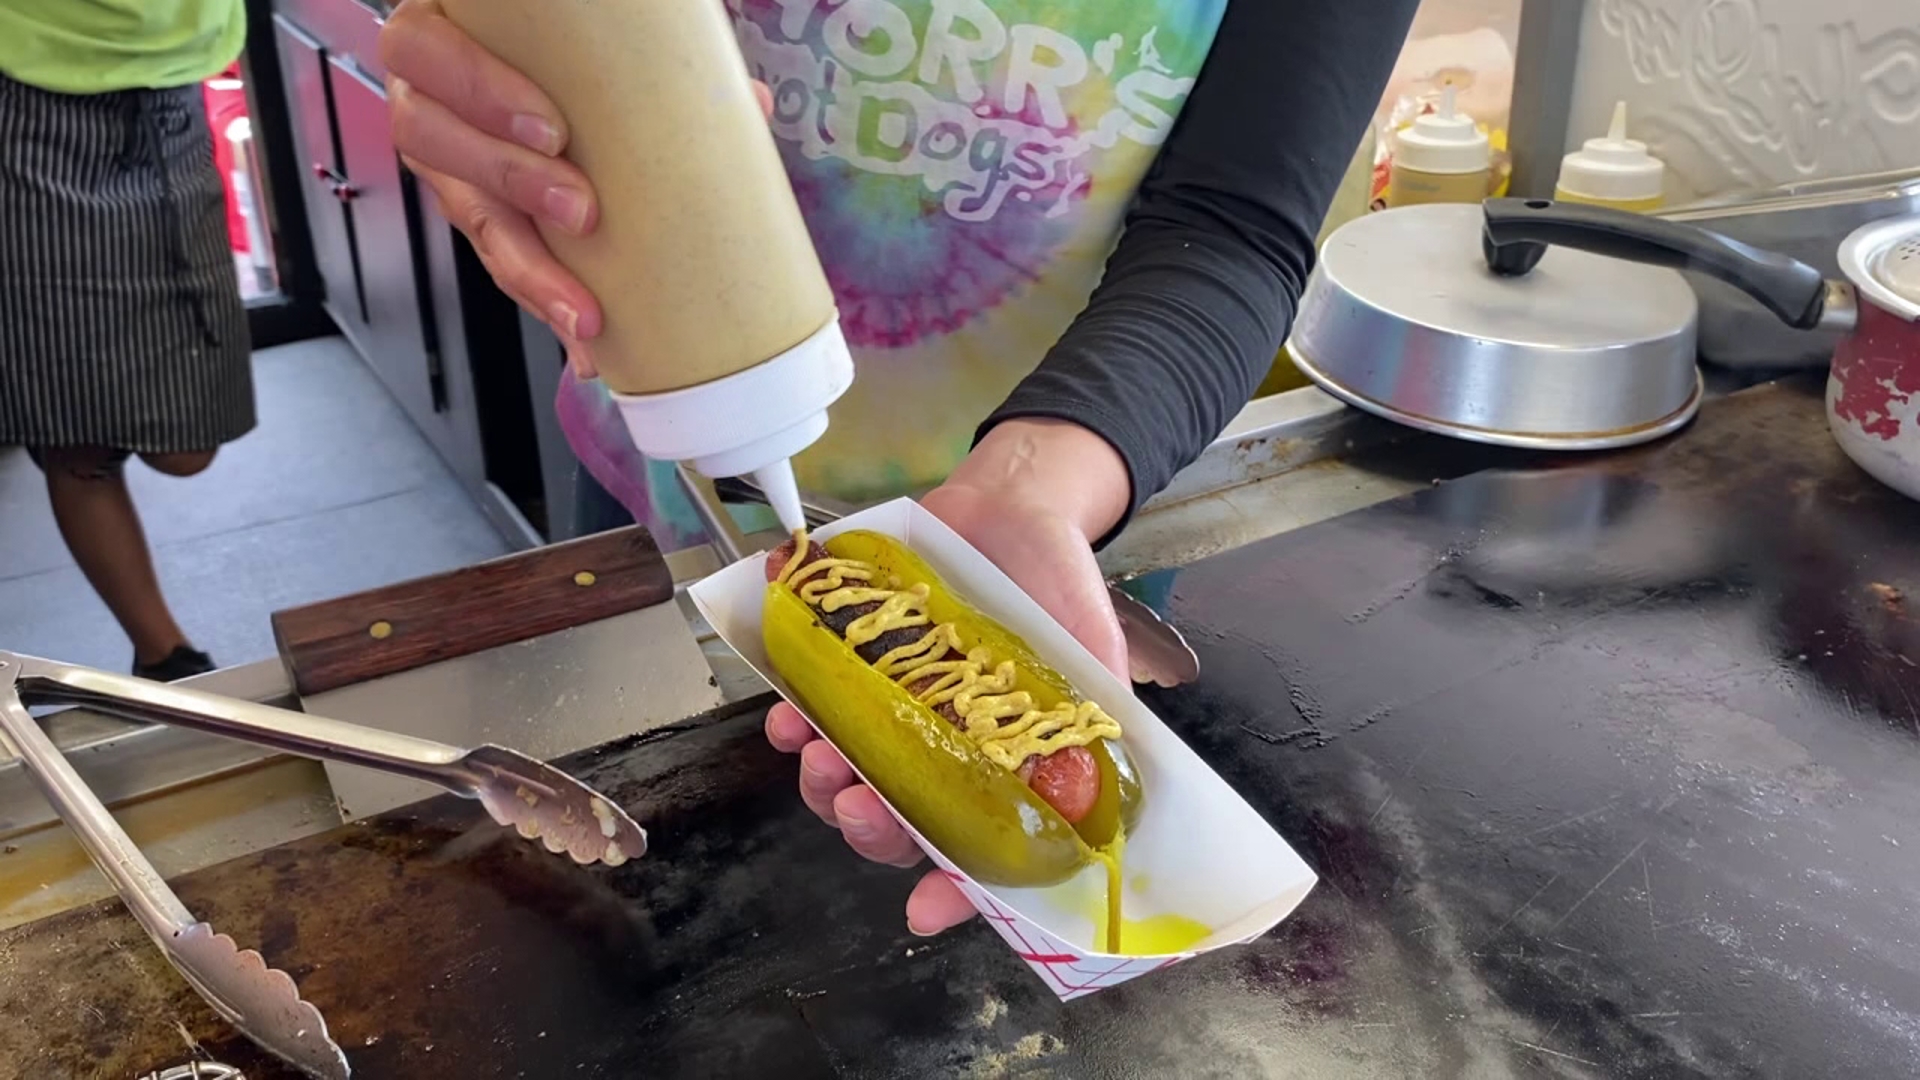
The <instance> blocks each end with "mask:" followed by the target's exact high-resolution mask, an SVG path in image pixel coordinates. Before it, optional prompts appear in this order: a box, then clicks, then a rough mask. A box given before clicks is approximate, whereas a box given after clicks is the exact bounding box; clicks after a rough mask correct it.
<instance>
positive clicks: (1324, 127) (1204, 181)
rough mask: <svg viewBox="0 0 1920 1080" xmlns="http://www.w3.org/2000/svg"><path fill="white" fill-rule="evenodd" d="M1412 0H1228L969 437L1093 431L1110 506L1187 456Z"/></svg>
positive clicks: (1309, 219)
mask: <svg viewBox="0 0 1920 1080" xmlns="http://www.w3.org/2000/svg"><path fill="white" fill-rule="evenodd" d="M1418 7H1419V0H1347V2H1338V0H1232V2H1231V3H1230V4H1229V5H1228V8H1227V11H1226V14H1225V17H1224V19H1223V21H1222V23H1221V26H1220V29H1219V35H1218V37H1217V38H1216V40H1215V43H1214V46H1213V51H1212V52H1211V53H1210V54H1209V56H1208V58H1207V62H1206V66H1205V68H1204V69H1203V70H1202V71H1201V73H1200V77H1199V79H1198V81H1197V82H1196V83H1195V85H1194V88H1193V91H1192V93H1191V95H1190V96H1189V97H1188V99H1187V104H1186V107H1185V109H1184V110H1183V111H1182V112H1181V114H1180V119H1179V120H1178V122H1177V123H1176V125H1175V127H1174V129H1173V132H1172V133H1171V134H1170V135H1169V136H1168V139H1167V143H1166V145H1165V147H1163V148H1162V150H1161V153H1160V156H1159V158H1158V160H1157V161H1156V162H1155V163H1154V166H1153V168H1152V170H1151V171H1150V172H1149V173H1148V175H1147V177H1146V179H1145V181H1144V182H1143V183H1142V185H1141V188H1140V191H1139V194H1138V195H1137V196H1136V198H1135V201H1134V204H1133V206H1132V208H1131V209H1130V211H1129V213H1128V215H1127V219H1126V227H1125V232H1124V233H1123V234H1122V236H1121V239H1120V243H1119V245H1118V246H1117V247H1116V248H1115V250H1114V253H1113V255H1112V257H1111V258H1109V259H1108V261H1107V267H1106V275H1105V277H1104V279H1103V280H1102V282H1101V284H1100V287H1099V288H1098V289H1096V290H1095V291H1094V293H1093V296H1092V298H1091V299H1090V300H1089V301H1088V303H1087V307H1086V309H1085V310H1084V311H1083V312H1081V314H1080V316H1079V317H1078V318H1077V319H1076V320H1075V321H1074V323H1073V325H1072V326H1071V327H1070V328H1069V329H1068V330H1067V332H1066V334H1065V335H1063V336H1062V337H1061V339H1060V341H1059V343H1058V344H1056V345H1055V346H1054V347H1053V349H1052V350H1051V351H1050V352H1049V353H1048V354H1047V356H1046V358H1045V359H1044V360H1043V361H1042V362H1041V364H1040V366H1039V368H1038V369H1036V370H1035V371H1034V372H1033V374H1032V375H1030V376H1028V377H1027V378H1026V379H1025V380H1024V381H1022V382H1021V383H1020V384H1019V385H1018V386H1017V387H1016V388H1015V389H1014V391H1013V394H1012V395H1011V396H1010V397H1008V399H1007V401H1006V403H1005V404H1004V405H1002V406H1001V407H1000V408H999V409H997V410H995V411H994V413H993V414H992V415H991V416H989V417H988V418H987V421H986V423H985V424H983V425H982V426H981V428H980V435H982V436H984V435H985V434H986V432H988V431H989V430H991V429H992V428H993V427H994V426H995V425H996V424H998V423H1000V422H1001V421H1003V420H1009V419H1013V418H1015V417H1051V418H1055V419H1061V420H1069V421H1072V422H1074V423H1077V424H1080V425H1082V426H1084V427H1087V428H1089V429H1091V430H1093V431H1095V432H1097V433H1099V434H1100V435H1101V436H1103V437H1104V438H1106V439H1107V441H1108V442H1110V443H1112V444H1113V446H1114V448H1115V449H1116V450H1118V451H1119V453H1120V456H1121V458H1122V459H1123V460H1124V461H1125V462H1126V465H1127V469H1128V471H1129V473H1130V474H1131V477H1132V481H1133V498H1132V504H1131V506H1130V508H1129V510H1128V517H1131V516H1132V514H1133V512H1134V511H1137V510H1138V509H1139V507H1140V505H1141V504H1142V503H1144V502H1146V501H1147V500H1148V499H1149V498H1152V497H1153V495H1154V494H1155V493H1157V492H1159V491H1160V490H1161V489H1162V488H1164V487H1165V486H1166V485H1167V484H1168V482H1170V481H1171V480H1172V479H1173V476H1174V474H1175V473H1177V472H1178V471H1180V470H1181V469H1182V468H1184V467H1186V466H1187V465H1188V464H1189V463H1191V462H1192V461H1193V460H1194V459H1195V458H1196V457H1198V456H1199V454H1200V452H1201V451H1202V450H1204V449H1205V448H1206V446H1207V444H1208V443H1209V442H1211V441H1212V440H1213V438H1214V437H1215V436H1217V435H1218V434H1219V433H1220V432H1221V430H1223V429H1224V428H1225V427H1226V426H1227V424H1228V423H1229V422H1230V421H1231V420H1232V419H1233V417H1234V416H1235V414H1236V413H1237V412H1238V411H1239V410H1240V408H1241V407H1243V406H1244V405H1245V404H1246V403H1247V401H1248V399H1249V398H1251V397H1252V396H1253V391H1254V389H1255V388H1256V387H1257V386H1259V384H1260V381H1261V379H1262V378H1264V377H1265V375H1266V373H1267V371H1268V370H1269V369H1270V368H1271V366H1272V364H1273V361H1274V358H1275V356H1276V355H1277V354H1278V353H1279V351H1280V346H1281V343H1282V342H1283V341H1284V339H1285V337H1286V334H1287V331H1288V329H1289V328H1290V327H1291V326H1292V323H1293V314H1294V308H1295V305H1296V303H1297V302H1298V301H1299V298H1300V293H1301V290H1302V289H1303V288H1304V287H1305V285H1306V281H1307V275H1308V273H1309V272H1310V271H1311V270H1312V268H1313V259H1314V238H1315V236H1316V234H1317V233H1318V232H1319V229H1320V225H1321V222H1322V221H1323V220H1324V219H1325V216H1326V211H1327V207H1328V205H1329V204H1330V203H1331V202H1332V201H1333V195H1334V192H1335V191H1336V190H1337V189H1338V187H1339V185H1340V180H1341V178H1342V177H1343V176H1344V175H1345V174H1346V170H1347V166H1348V164H1349V163H1350V162H1351V161H1352V159H1353V151H1354V148H1355V147H1356V146H1357V145H1358V143H1359V139H1360V136H1361V133H1362V132H1363V131H1364V130H1365V125H1366V124H1367V123H1369V122H1370V121H1371V118H1372V115H1373V112H1374V109H1375V108H1376V107H1377V106H1378V105H1379V101H1380V92H1381V89H1382V87H1384V86H1385V84H1386V81H1387V78H1388V77H1389V76H1390V75H1391V74H1392V70H1393V64H1394V60H1395V58H1396V57H1397V56H1398V55H1399V52H1400V47H1401V44H1402V43H1403V42H1404V40H1405V38H1406V33H1407V29H1408V27H1409V26H1410V25H1411V23H1412V21H1413V15H1414V11H1415V9H1417V8H1418ZM1123 524H1124V522H1123ZM1115 532H1116V533H1117V532H1118V530H1117V529H1116V530H1115ZM1108 538H1109V539H1110V538H1111V534H1110V536H1109V537H1108Z"/></svg>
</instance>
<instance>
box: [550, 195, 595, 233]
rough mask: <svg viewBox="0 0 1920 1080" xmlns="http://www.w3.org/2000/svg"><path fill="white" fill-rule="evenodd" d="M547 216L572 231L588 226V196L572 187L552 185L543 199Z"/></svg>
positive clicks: (582, 229) (576, 231)
mask: <svg viewBox="0 0 1920 1080" xmlns="http://www.w3.org/2000/svg"><path fill="white" fill-rule="evenodd" d="M543 201H544V202H545V204H546V208H547V216H548V217H549V218H552V219H553V222H554V224H556V225H558V226H560V227H561V228H563V229H565V230H567V231H568V232H571V233H578V232H585V231H586V228H587V197H586V196H585V195H582V194H581V193H580V192H578V191H575V190H574V189H573V188H570V187H550V188H548V189H547V193H546V195H545V197H544V200H543Z"/></svg>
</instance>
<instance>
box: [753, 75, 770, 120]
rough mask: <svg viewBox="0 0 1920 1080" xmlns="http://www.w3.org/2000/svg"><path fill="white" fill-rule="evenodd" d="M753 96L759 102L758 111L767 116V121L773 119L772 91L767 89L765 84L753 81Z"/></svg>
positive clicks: (757, 80)
mask: <svg viewBox="0 0 1920 1080" xmlns="http://www.w3.org/2000/svg"><path fill="white" fill-rule="evenodd" d="M753 96H754V97H755V98H757V99H758V100H759V102H760V111H761V112H763V113H766V114H767V119H769V120H771V119H773V91H772V90H770V89H768V88H767V84H766V83H763V82H761V81H760V80H759V79H755V80H753Z"/></svg>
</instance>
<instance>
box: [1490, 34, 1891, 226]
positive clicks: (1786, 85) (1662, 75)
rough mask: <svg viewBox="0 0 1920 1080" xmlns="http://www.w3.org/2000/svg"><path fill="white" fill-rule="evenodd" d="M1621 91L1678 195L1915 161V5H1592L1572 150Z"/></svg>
mask: <svg viewBox="0 0 1920 1080" xmlns="http://www.w3.org/2000/svg"><path fill="white" fill-rule="evenodd" d="M1528 2H1530V3H1552V2H1558V0H1528ZM1620 98H1624V99H1626V100H1627V101H1628V102H1629V106H1628V107H1629V110H1630V112H1631V113H1632V128H1633V131H1632V134H1633V135H1634V137H1635V138H1640V139H1644V140H1645V141H1646V142H1648V143H1649V144H1650V145H1651V146H1652V148H1653V150H1654V152H1655V153H1656V154H1658V155H1659V156H1660V157H1662V158H1664V159H1665V160H1666V162H1667V164H1668V166H1669V171H1668V197H1669V199H1670V200H1671V201H1675V202H1678V201H1685V200H1690V199H1692V198H1696V197H1704V196H1707V195H1714V194H1720V193H1723V192H1726V191H1731V190H1738V189H1744V188H1754V187H1766V186H1772V185H1776V184H1783V183H1789V182H1793V181H1798V180H1812V179H1824V178H1828V177H1834V176H1847V175H1852V174H1857V173H1864V172H1877V171H1883V170H1887V169H1893V168H1902V167H1907V168H1912V167H1920V0H1587V9H1586V15H1585V25H1584V27H1583V29H1582V35H1581V42H1580V62H1579V65H1578V68H1577V76H1576V80H1575V89H1574V100H1573V110H1572V116H1571V120H1572V123H1571V125H1570V128H1569V131H1568V139H1569V149H1572V148H1573V147H1575V146H1577V145H1578V144H1579V143H1580V142H1581V141H1582V140H1584V139H1585V138H1587V137H1588V136H1591V135H1594V134H1598V133H1599V132H1600V130H1601V129H1603V128H1604V127H1605V126H1606V122H1607V118H1608V116H1609V115H1610V114H1611V113H1612V111H1613V103H1614V101H1615V100H1616V99H1620Z"/></svg>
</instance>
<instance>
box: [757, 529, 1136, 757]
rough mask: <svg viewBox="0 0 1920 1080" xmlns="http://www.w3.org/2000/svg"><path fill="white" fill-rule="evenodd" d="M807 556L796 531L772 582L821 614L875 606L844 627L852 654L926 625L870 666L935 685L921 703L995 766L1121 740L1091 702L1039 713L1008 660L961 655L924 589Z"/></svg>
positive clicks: (865, 568)
mask: <svg viewBox="0 0 1920 1080" xmlns="http://www.w3.org/2000/svg"><path fill="white" fill-rule="evenodd" d="M807 550H808V544H807V536H806V533H805V532H804V531H802V532H798V533H795V534H794V547H793V555H792V556H791V557H790V558H788V560H787V563H786V565H785V566H783V567H782V568H781V570H780V574H779V576H778V577H776V578H775V579H774V580H775V581H776V582H777V583H779V584H781V585H790V584H791V583H792V582H794V581H801V582H804V584H802V585H801V586H800V587H799V589H797V590H796V592H797V593H798V594H799V596H800V599H801V600H803V601H805V602H806V603H807V604H809V605H811V606H814V607H817V608H819V609H820V610H821V611H825V612H834V611H839V610H841V609H842V608H847V607H852V606H854V605H856V604H868V603H874V602H876V601H877V602H878V603H879V604H880V607H879V609H878V610H876V611H873V612H870V613H868V614H866V615H862V616H861V617H860V618H858V619H855V620H854V621H853V622H852V623H850V624H849V625H848V626H847V630H846V634H845V637H846V641H847V645H848V646H849V647H851V648H855V649H857V648H859V647H860V646H862V645H865V644H867V643H869V642H871V641H873V640H875V639H876V638H878V637H880V635H882V634H885V633H887V632H889V631H892V630H901V629H910V628H913V627H918V626H925V627H927V632H926V633H925V634H923V635H922V636H921V637H920V639H919V640H918V641H915V642H913V643H912V644H908V645H902V646H901V647H899V648H897V649H894V650H893V651H891V652H889V653H887V654H886V655H884V656H882V657H881V658H880V659H879V660H877V661H875V662H874V665H873V666H874V668H875V669H876V670H877V671H879V672H880V674H882V675H885V676H886V677H888V678H889V679H892V680H894V681H895V682H897V683H899V684H900V685H901V686H903V687H905V686H912V685H913V684H915V683H917V682H921V681H923V680H925V679H928V678H932V679H934V680H935V681H934V682H933V683H932V685H930V686H928V687H926V688H925V689H923V690H921V691H920V693H919V694H918V695H917V698H918V700H919V701H920V702H921V703H922V704H924V705H926V706H927V707H928V708H930V709H937V708H939V707H940V706H941V705H945V704H948V703H951V704H952V705H953V711H954V714H955V715H956V716H958V717H959V718H960V724H959V727H960V730H961V731H962V732H963V733H965V735H966V736H967V738H969V739H970V740H972V741H973V743H974V745H976V746H978V747H979V748H980V751H981V752H982V753H984V754H985V755H986V756H987V758H988V759H989V760H991V761H993V762H994V763H995V764H997V765H1000V766H1001V767H1003V768H1006V769H1018V768H1019V767H1020V766H1021V764H1022V763H1024V762H1025V761H1026V760H1027V759H1028V758H1030V757H1033V756H1035V755H1040V756H1043V757H1044V756H1045V755H1048V754H1051V753H1053V752H1055V751H1057V750H1062V749H1065V748H1067V747H1070V746H1087V745H1090V744H1092V743H1094V742H1097V741H1099V740H1101V739H1118V738H1119V737H1120V724H1119V722H1118V721H1116V720H1114V719H1113V717H1111V716H1108V715H1107V713H1106V711H1105V710H1103V709H1101V708H1100V707H1099V706H1098V705H1095V704H1094V703H1093V702H1091V701H1081V702H1073V701H1063V702H1061V703H1059V704H1058V705H1055V706H1054V707H1053V708H1051V709H1039V708H1036V707H1035V706H1034V702H1033V695H1032V694H1029V693H1027V692H1026V691H1024V690H1016V689H1014V687H1015V686H1016V685H1017V679H1018V677H1017V673H1016V669H1015V667H1014V664H1013V661H1011V660H1003V661H1001V662H999V663H997V664H996V663H994V661H993V654H992V652H991V650H988V649H986V648H984V647H979V648H974V649H972V650H967V651H963V646H962V643H961V641H960V631H959V629H958V628H957V627H956V626H955V625H954V624H953V623H937V624H936V623H934V622H933V620H932V618H931V616H929V615H928V614H927V599H928V597H929V596H930V595H931V591H930V589H929V588H928V586H927V585H926V584H924V583H922V584H918V585H914V586H912V587H911V588H907V589H902V588H900V587H899V584H900V583H899V582H898V581H889V582H887V583H886V585H885V587H882V586H880V585H877V584H876V583H875V582H874V578H875V576H876V575H877V574H878V572H879V571H878V568H876V567H874V566H873V565H871V564H869V563H863V562H860V561H858V560H855V559H839V558H834V557H832V556H828V557H827V558H824V559H815V560H814V561H813V562H811V563H806V562H804V560H805V558H806V553H807ZM809 578H811V579H813V580H808V579H809Z"/></svg>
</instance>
